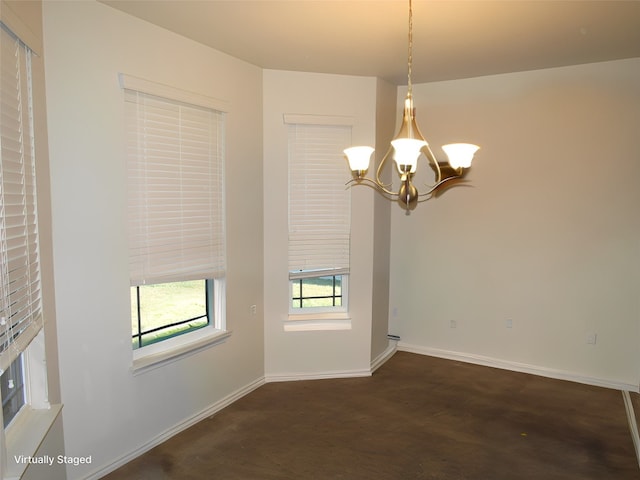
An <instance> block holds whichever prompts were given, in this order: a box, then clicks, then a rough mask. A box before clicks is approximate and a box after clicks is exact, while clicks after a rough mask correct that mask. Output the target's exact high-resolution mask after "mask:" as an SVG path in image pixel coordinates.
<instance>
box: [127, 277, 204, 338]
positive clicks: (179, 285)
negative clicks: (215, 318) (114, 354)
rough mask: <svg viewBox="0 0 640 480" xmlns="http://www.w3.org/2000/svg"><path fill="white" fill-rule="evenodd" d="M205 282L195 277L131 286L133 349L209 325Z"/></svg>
mask: <svg viewBox="0 0 640 480" xmlns="http://www.w3.org/2000/svg"><path fill="white" fill-rule="evenodd" d="M206 283H207V282H206V281H205V280H193V281H189V282H176V283H161V284H156V285H141V286H140V287H132V288H131V331H132V332H133V340H132V342H133V348H139V347H143V346H145V345H150V344H152V343H156V342H159V341H161V340H166V339H167V338H171V337H174V336H176V335H181V334H183V333H187V332H190V331H192V330H196V329H199V328H202V327H204V326H206V325H208V324H209V317H208V314H207V286H206ZM138 295H139V301H140V305H138ZM138 310H139V319H138ZM176 324H177V325H176Z"/></svg>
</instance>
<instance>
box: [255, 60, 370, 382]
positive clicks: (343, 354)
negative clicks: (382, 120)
mask: <svg viewBox="0 0 640 480" xmlns="http://www.w3.org/2000/svg"><path fill="white" fill-rule="evenodd" d="M263 77H264V193H265V195H264V221H265V225H267V226H268V228H266V231H265V244H264V258H265V287H264V291H265V299H264V306H265V353H266V358H265V372H266V376H267V378H268V379H279V378H290V377H292V378H311V377H314V376H322V375H324V374H328V375H350V374H366V373H367V372H368V371H369V368H370V350H371V317H372V288H373V287H372V275H373V273H372V272H373V271H372V267H373V264H372V258H373V233H372V232H373V199H372V192H371V191H370V189H368V188H364V189H359V188H356V189H352V211H351V214H352V227H351V235H352V236H351V269H350V275H349V312H350V315H351V326H352V328H351V329H350V330H330V331H295V332H285V331H284V323H285V321H286V319H287V315H288V311H289V281H288V260H287V259H288V256H287V243H288V226H287V225H288V224H287V222H288V220H287V211H288V206H287V195H288V190H287V178H288V177H287V164H288V153H287V128H286V125H285V124H284V122H283V115H284V114H312V115H327V116H335V115H338V116H347V117H352V118H353V119H354V124H353V130H352V132H353V134H352V136H353V143H354V145H361V144H365V145H366V144H369V145H372V144H373V143H374V140H375V102H376V81H375V79H373V78H364V77H349V76H340V75H321V74H312V73H300V72H284V71H275V70H265V71H264V73H263ZM344 176H345V182H346V181H347V180H349V179H350V178H351V177H350V173H349V169H348V166H347V163H346V160H345V175H344Z"/></svg>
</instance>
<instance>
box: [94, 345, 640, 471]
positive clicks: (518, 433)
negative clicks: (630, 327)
mask: <svg viewBox="0 0 640 480" xmlns="http://www.w3.org/2000/svg"><path fill="white" fill-rule="evenodd" d="M105 478H107V479H109V480H115V479H149V480H162V479H179V480H190V479H194V480H195V479H207V480H234V479H242V480H254V479H255V480H276V479H277V480H306V479H310V480H325V479H346V480H360V479H362V480H365V479H366V480H378V479H380V480H385V479H389V480H391V479H393V480H396V479H397V480H410V479H430V480H436V479H437V480H503V479H504V480H516V479H517V480H573V479H575V480H609V479H611V480H627V479H628V480H638V479H640V469H639V467H638V461H637V459H636V457H635V452H634V447H633V442H632V438H631V436H630V430H629V425H628V422H627V418H626V414H625V407H624V402H623V398H622V394H621V392H619V391H616V390H610V389H604V388H598V387H592V386H587V385H581V384H577V383H572V382H566V381H560V380H552V379H547V378H542V377H537V376H534V375H527V374H522V373H515V372H510V371H505V370H499V369H494V368H488V367H482V366H477V365H471V364H466V363H460V362H455V361H450V360H443V359H437V358H432V357H427V356H422V355H416V354H411V353H406V352H398V353H396V354H395V355H394V356H393V357H392V358H391V359H390V360H389V361H388V362H387V363H385V365H383V366H382V367H381V368H380V369H378V370H377V371H376V372H375V373H374V375H373V376H372V377H367V378H350V379H336V380H312V381H299V382H286V383H269V384H266V385H264V386H262V387H260V388H258V389H257V390H255V391H254V392H252V393H250V394H249V395H247V396H245V397H243V398H242V399H240V400H239V401H237V402H235V403H234V404H233V405H231V406H229V407H227V408H225V409H224V410H222V411H220V412H219V413H217V414H216V415H214V416H212V417H211V418H209V419H207V420H205V421H202V422H200V423H198V424H197V425H195V426H193V427H191V428H189V429H188V430H186V431H184V432H182V433H180V434H178V435H176V436H175V437H173V438H171V439H170V440H168V441H167V442H165V443H163V444H162V445H159V446H158V447H156V448H154V449H152V450H151V451H149V452H147V453H146V454H144V455H142V456H141V457H139V458H137V459H135V460H133V461H132V462H130V463H128V464H127V465H125V466H123V467H121V468H120V469H118V470H116V471H114V472H113V473H111V474H110V475H108V476H107V477H105Z"/></svg>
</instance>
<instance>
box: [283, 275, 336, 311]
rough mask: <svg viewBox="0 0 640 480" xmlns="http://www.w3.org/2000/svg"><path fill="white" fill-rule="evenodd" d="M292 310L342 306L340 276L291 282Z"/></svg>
mask: <svg viewBox="0 0 640 480" xmlns="http://www.w3.org/2000/svg"><path fill="white" fill-rule="evenodd" d="M291 287H292V306H293V308H314V307H339V306H342V275H329V276H326V277H312V278H300V279H296V280H292V281H291Z"/></svg>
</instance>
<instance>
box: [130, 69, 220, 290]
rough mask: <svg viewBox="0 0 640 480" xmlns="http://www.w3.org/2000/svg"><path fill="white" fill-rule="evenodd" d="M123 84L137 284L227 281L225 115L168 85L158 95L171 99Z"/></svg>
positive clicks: (133, 267)
mask: <svg viewBox="0 0 640 480" xmlns="http://www.w3.org/2000/svg"><path fill="white" fill-rule="evenodd" d="M121 78H122V77H121ZM122 83H123V87H124V89H125V90H124V96H125V115H126V131H127V157H128V191H129V200H128V223H129V263H130V275H131V285H132V286H137V285H144V284H156V283H165V282H179V281H188V280H199V279H210V278H220V277H222V276H224V273H225V258H226V253H225V216H224V127H225V113H224V112H222V111H218V110H215V109H214V108H211V107H210V106H209V105H208V103H209V102H208V101H207V99H206V98H204V99H203V100H202V103H203V105H198V104H195V103H189V102H190V101H191V100H192V99H194V98H195V96H194V95H191V94H188V95H186V96H185V95H181V92H180V91H176V92H172V91H171V90H170V89H169V87H162V88H161V89H156V91H161V93H163V94H168V95H171V96H172V98H165V97H164V96H158V95H156V94H154V93H155V91H153V90H154V88H153V84H151V83H148V82H144V81H142V83H141V82H140V81H139V80H138V79H132V78H131V77H124V78H123V82H122ZM140 85H142V86H143V87H145V86H147V85H151V86H152V88H150V89H146V90H151V93H149V91H141V90H140V89H138V87H139V86H140ZM133 87H135V88H133ZM173 93H175V95H173ZM184 98H186V100H188V101H189V102H187V101H184V100H183V99H184ZM195 101H198V99H197V98H195Z"/></svg>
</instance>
